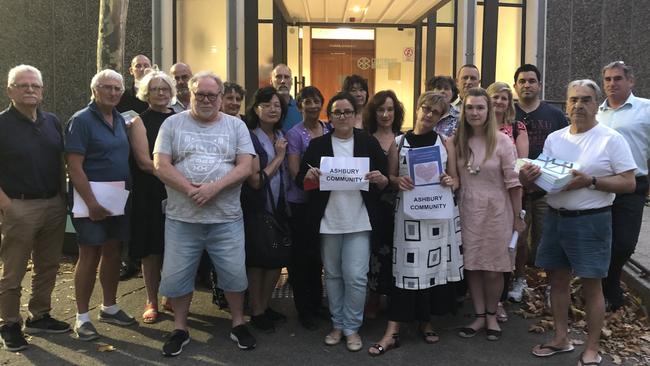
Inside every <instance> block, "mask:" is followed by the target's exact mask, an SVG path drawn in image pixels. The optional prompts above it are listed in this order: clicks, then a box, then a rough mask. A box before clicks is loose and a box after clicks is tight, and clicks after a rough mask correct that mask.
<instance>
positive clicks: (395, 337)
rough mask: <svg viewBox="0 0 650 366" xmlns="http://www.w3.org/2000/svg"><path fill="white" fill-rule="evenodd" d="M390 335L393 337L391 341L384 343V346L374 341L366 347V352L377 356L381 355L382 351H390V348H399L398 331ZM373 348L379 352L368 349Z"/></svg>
mask: <svg viewBox="0 0 650 366" xmlns="http://www.w3.org/2000/svg"><path fill="white" fill-rule="evenodd" d="M391 337H392V339H393V343H391V344H388V345H386V347H384V346H382V345H381V344H379V343H375V344H373V345H372V346H370V348H368V354H369V355H370V356H372V357H377V356H381V355H383V354H384V353H386V352H388V351H390V350H391V349H394V348H399V346H400V343H399V333H393V335H392V336H391ZM373 348H374V349H376V350H377V351H379V352H378V353H372V352H370V350H371V349H373Z"/></svg>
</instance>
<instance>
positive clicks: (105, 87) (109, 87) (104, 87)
mask: <svg viewBox="0 0 650 366" xmlns="http://www.w3.org/2000/svg"><path fill="white" fill-rule="evenodd" d="M97 88H99V89H102V90H104V91H105V92H107V93H110V92H112V91H114V92H116V93H121V92H123V91H124V88H122V87H121V86H115V85H106V84H99V85H97Z"/></svg>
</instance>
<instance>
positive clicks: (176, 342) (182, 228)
mask: <svg viewBox="0 0 650 366" xmlns="http://www.w3.org/2000/svg"><path fill="white" fill-rule="evenodd" d="M189 87H190V91H191V98H190V110H187V111H185V112H181V113H179V114H175V115H173V116H171V117H169V118H167V119H166V120H165V122H164V123H163V125H162V126H161V127H160V131H159V132H158V138H157V139H156V145H155V147H154V169H155V173H156V176H157V177H158V178H160V180H161V181H162V182H163V183H165V186H166V188H167V204H166V210H165V216H166V219H165V258H164V262H163V269H162V275H161V282H160V293H161V295H163V296H166V297H167V298H169V299H170V301H171V304H172V307H173V308H174V331H173V332H172V333H171V335H170V337H169V339H168V340H167V341H166V342H165V345H164V346H163V355H165V356H177V355H179V354H180V353H181V352H182V351H183V347H184V346H185V345H187V344H188V343H189V341H190V335H189V333H188V328H187V313H188V310H189V307H190V302H191V300H192V293H193V291H194V279H195V277H196V270H197V267H198V265H199V260H200V258H201V254H202V253H203V251H204V250H206V251H207V252H208V254H209V255H210V259H211V260H212V263H213V265H214V267H215V271H216V272H217V277H218V281H219V283H218V286H219V288H220V289H222V290H224V293H225V295H226V299H227V300H228V304H229V305H230V310H231V314H232V330H231V332H230V338H231V339H232V340H233V341H235V342H237V345H238V347H239V348H241V349H252V348H254V347H255V338H253V336H252V335H251V334H250V333H249V332H248V330H247V329H246V326H245V325H244V323H245V322H244V317H243V303H244V291H245V290H246V288H247V287H248V282H247V279H246V265H245V260H246V257H245V252H244V222H243V218H242V210H241V204H240V201H239V194H240V191H241V184H242V182H243V181H244V180H245V179H246V178H247V177H248V176H249V175H250V171H251V164H252V161H253V156H254V155H255V150H254V148H253V143H252V141H251V138H250V134H249V132H248V129H247V128H246V125H244V122H242V120H240V119H239V118H237V117H233V116H229V115H227V114H224V113H222V112H220V111H219V110H220V108H221V98H222V95H223V82H222V81H221V79H219V77H218V76H216V75H214V74H213V73H211V72H208V71H203V72H199V73H197V74H196V75H194V76H193V77H192V79H190V82H189Z"/></svg>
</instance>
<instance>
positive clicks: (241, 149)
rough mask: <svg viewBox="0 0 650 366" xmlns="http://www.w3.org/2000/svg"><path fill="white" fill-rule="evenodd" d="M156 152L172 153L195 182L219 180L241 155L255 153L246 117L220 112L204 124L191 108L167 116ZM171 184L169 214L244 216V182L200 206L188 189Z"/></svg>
mask: <svg viewBox="0 0 650 366" xmlns="http://www.w3.org/2000/svg"><path fill="white" fill-rule="evenodd" d="M153 152H154V154H155V153H161V154H167V155H171V160H172V164H173V165H174V166H175V167H176V169H178V171H179V172H180V173H181V174H183V176H185V178H187V179H188V180H189V181H190V182H191V183H197V184H198V183H210V182H215V181H218V180H219V179H221V178H223V177H224V176H225V175H226V174H228V173H229V172H230V171H231V170H232V169H234V168H235V160H236V158H237V155H240V154H251V155H255V149H254V148H253V143H252V142H251V137H250V134H249V132H248V129H247V128H246V125H245V124H244V122H242V120H240V119H239V118H236V117H232V116H229V115H227V114H225V113H220V119H219V121H218V122H216V123H210V124H204V123H201V122H199V121H197V120H195V119H194V118H192V116H191V115H190V112H189V111H185V112H182V113H179V114H175V115H173V116H171V117H169V118H167V119H166V120H165V122H163V124H162V126H161V127H160V131H159V132H158V138H157V139H156V145H155V146H154V149H153ZM166 188H167V207H166V211H165V214H166V215H167V217H168V218H170V219H174V220H179V221H184V222H190V223H202V224H210V223H221V222H232V221H235V220H238V219H239V218H241V216H242V211H241V204H240V201H239V194H240V191H241V184H239V185H236V186H231V187H229V188H226V189H224V190H223V191H221V192H219V193H218V194H217V195H216V196H215V197H214V198H213V199H212V200H210V202H208V203H206V204H204V205H203V207H199V206H198V205H197V204H196V203H194V201H193V200H192V199H191V198H189V197H187V196H186V195H185V194H184V193H182V192H179V191H177V190H175V189H173V188H170V187H168V186H167V187H166Z"/></svg>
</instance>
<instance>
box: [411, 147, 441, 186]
mask: <svg viewBox="0 0 650 366" xmlns="http://www.w3.org/2000/svg"><path fill="white" fill-rule="evenodd" d="M406 164H407V166H408V171H409V175H410V176H411V179H412V180H413V185H415V186H416V187H420V186H429V185H435V184H440V174H442V169H443V166H442V159H441V156H440V147H439V146H426V147H419V148H414V149H409V150H408V152H407V154H406Z"/></svg>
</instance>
